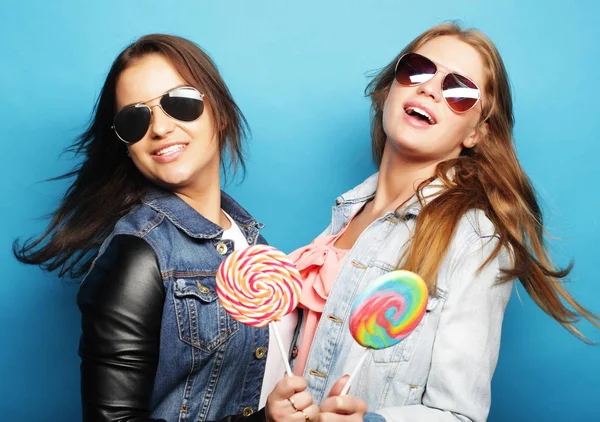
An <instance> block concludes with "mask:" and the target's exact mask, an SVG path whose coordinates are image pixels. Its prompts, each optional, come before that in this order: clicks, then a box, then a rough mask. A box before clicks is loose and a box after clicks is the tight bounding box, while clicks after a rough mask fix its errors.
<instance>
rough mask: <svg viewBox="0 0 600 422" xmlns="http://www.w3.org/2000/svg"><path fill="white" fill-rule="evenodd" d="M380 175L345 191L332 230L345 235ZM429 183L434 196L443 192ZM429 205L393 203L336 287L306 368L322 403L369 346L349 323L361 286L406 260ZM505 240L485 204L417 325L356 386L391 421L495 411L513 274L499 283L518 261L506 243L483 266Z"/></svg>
mask: <svg viewBox="0 0 600 422" xmlns="http://www.w3.org/2000/svg"><path fill="white" fill-rule="evenodd" d="M377 179H378V175H377V174H375V175H373V176H371V177H370V178H368V179H367V180H366V181H365V182H363V183H362V184H360V185H359V186H357V187H355V188H354V189H352V190H350V191H349V192H347V193H345V194H343V195H342V196H340V197H339V198H338V199H337V201H336V206H334V207H333V215H332V219H331V224H330V225H329V227H328V228H327V230H326V231H325V232H324V233H323V234H322V235H330V234H337V233H338V232H339V231H340V230H341V229H342V228H343V227H344V226H345V225H346V224H348V222H349V221H350V219H351V218H352V216H353V215H354V214H355V213H356V212H357V211H358V210H360V209H361V207H362V206H363V205H364V204H365V202H366V201H368V200H369V199H371V198H373V197H374V195H375V190H376V187H377ZM441 189H442V187H441V185H440V184H439V182H438V183H436V182H434V183H432V184H430V185H429V186H428V187H426V188H425V189H424V192H423V193H424V195H425V196H426V198H428V199H426V201H430V200H431V198H432V197H433V196H435V195H436V194H438V193H439V192H440V191H441ZM421 208H422V207H421V205H420V203H419V201H418V200H417V198H416V196H415V197H414V198H413V199H412V200H410V201H408V203H407V205H406V206H405V207H404V208H403V210H401V211H403V212H399V213H397V214H395V213H393V212H388V213H387V214H386V215H384V216H382V217H381V218H379V219H377V220H376V221H374V222H373V223H372V224H371V225H369V226H368V227H367V228H366V229H365V230H364V231H363V233H362V234H361V235H360V236H359V238H358V239H357V240H356V242H355V243H354V246H353V247H352V249H351V250H350V251H349V252H348V254H347V255H346V258H345V260H344V261H343V263H342V265H341V267H340V270H339V272H338V275H337V278H336V280H335V283H334V285H333V286H332V288H331V291H330V292H329V296H328V299H327V303H326V305H325V309H324V310H323V316H322V318H321V320H320V322H319V325H318V327H317V330H316V333H315V337H314V340H313V343H312V346H311V349H310V352H309V356H308V360H307V363H306V367H305V370H304V377H305V378H306V380H307V381H308V385H309V390H310V391H311V393H312V394H313V399H314V400H315V402H317V403H320V402H321V401H322V400H323V399H324V398H325V397H326V396H327V393H328V392H329V390H330V389H331V387H332V386H333V384H334V383H335V382H336V380H338V379H339V378H341V377H342V376H343V375H344V374H349V373H352V372H353V370H354V368H355V367H356V364H357V361H358V360H359V358H360V356H361V355H362V353H363V350H364V349H363V348H362V347H361V346H360V345H359V344H358V343H356V342H355V341H354V339H353V337H352V336H351V334H350V331H349V329H348V317H349V313H350V308H351V305H352V302H353V300H354V298H355V297H356V296H357V294H358V293H359V292H360V291H361V290H362V289H363V288H364V287H365V286H366V285H367V284H368V283H370V282H371V281H373V280H375V279H376V278H377V277H378V276H380V275H382V274H385V273H386V272H388V271H392V270H394V269H395V268H396V267H397V264H398V262H399V259H400V257H401V255H402V253H403V251H404V250H405V249H406V246H407V243H408V242H409V240H410V239H411V237H412V232H413V231H414V228H415V223H416V221H415V220H416V218H418V215H419V211H420V210H421ZM497 244H498V236H497V235H496V234H495V229H494V226H493V224H492V223H491V221H490V220H489V219H487V218H486V216H485V215H484V213H483V212H482V211H480V210H471V211H469V212H467V213H466V214H465V215H464V216H463V217H462V218H461V220H460V222H459V224H458V228H457V230H456V233H455V234H454V237H453V239H452V241H451V244H450V247H449V250H448V252H447V255H446V256H445V257H444V258H443V261H442V265H441V267H440V270H439V275H438V280H437V293H436V295H435V296H430V297H429V301H428V304H427V311H426V313H425V316H424V318H423V320H422V321H421V323H420V324H419V325H418V326H417V327H416V329H415V330H414V331H413V332H412V333H411V334H410V335H409V336H408V337H406V338H405V339H404V340H403V341H402V342H400V343H399V344H397V345H396V346H393V347H390V348H387V349H382V350H373V351H371V352H370V355H369V356H368V357H367V360H366V361H365V363H364V365H363V366H362V369H361V370H360V372H359V373H358V375H357V376H356V378H355V380H354V382H353V384H352V387H351V390H350V393H349V394H351V395H353V396H356V397H360V398H362V399H363V400H365V401H366V402H367V404H368V408H369V412H376V413H377V414H379V415H381V416H383V417H384V418H385V420H386V421H390V422H392V421H393V422H414V421H419V422H429V421H431V422H434V421H435V422H438V421H439V422H442V421H448V422H450V421H452V422H456V421H473V422H483V421H485V420H486V418H487V415H488V412H489V407H490V400H491V395H490V393H491V392H490V384H491V380H492V375H493V373H494V369H495V367H496V363H497V359H498V351H499V347H500V333H501V326H502V319H503V316H504V311H505V309H506V305H507V303H508V300H509V297H510V293H511V287H512V283H510V282H509V283H503V284H496V279H497V276H498V275H499V271H500V269H501V268H508V267H509V266H510V260H509V256H508V253H507V252H506V250H504V248H503V249H502V251H501V253H500V254H499V255H498V256H497V257H496V258H494V259H493V260H492V261H491V262H490V263H489V264H488V265H486V266H485V267H483V268H482V269H481V271H478V270H479V268H480V267H481V265H482V264H483V263H484V262H485V260H486V259H487V258H488V257H489V256H490V254H491V252H492V251H493V250H494V248H495V247H496V245H497Z"/></svg>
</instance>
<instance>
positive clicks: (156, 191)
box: [142, 187, 263, 239]
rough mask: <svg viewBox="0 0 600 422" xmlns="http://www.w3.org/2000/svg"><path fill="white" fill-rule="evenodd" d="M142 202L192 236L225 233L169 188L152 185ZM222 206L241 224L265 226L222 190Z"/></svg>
mask: <svg viewBox="0 0 600 422" xmlns="http://www.w3.org/2000/svg"><path fill="white" fill-rule="evenodd" d="M142 203H144V204H146V205H148V206H149V207H150V208H152V209H153V210H155V211H156V212H158V213H161V214H163V215H164V216H165V217H166V218H167V219H168V220H169V221H170V222H171V223H173V224H174V225H175V226H176V227H178V228H179V229H181V230H183V231H184V232H185V233H187V234H188V235H189V236H191V237H195V238H200V239H211V238H215V237H218V236H221V234H222V233H223V228H222V227H220V226H218V225H216V224H215V223H213V222H212V221H210V220H208V219H206V218H205V217H204V216H202V215H201V214H200V213H198V212H197V211H196V210H195V209H193V208H192V207H191V206H189V205H188V204H187V203H186V202H185V201H184V200H183V199H181V198H179V197H178V196H177V195H175V194H174V193H172V192H169V191H167V190H164V189H161V188H158V187H152V188H151V189H150V191H149V192H148V194H146V196H145V197H144V199H143V200H142ZM221 208H222V209H223V210H224V211H225V212H226V213H227V214H229V215H230V216H231V218H233V220H234V221H235V222H236V223H238V224H239V225H240V226H257V227H259V228H261V227H262V226H263V225H262V224H260V223H257V222H256V220H254V218H252V216H251V215H250V214H249V213H248V212H247V211H246V210H245V209H244V208H242V207H241V206H240V205H239V204H238V203H237V202H236V201H235V200H234V199H233V198H232V197H230V196H229V195H227V194H226V193H225V192H223V191H221ZM242 228H243V227H242Z"/></svg>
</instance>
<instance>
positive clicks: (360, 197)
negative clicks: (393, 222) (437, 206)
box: [336, 172, 444, 216]
mask: <svg viewBox="0 0 600 422" xmlns="http://www.w3.org/2000/svg"><path fill="white" fill-rule="evenodd" d="M378 180H379V172H377V173H375V174H373V175H371V176H369V177H368V178H367V179H366V180H365V181H364V182H362V183H361V184H360V185H358V186H356V187H354V188H353V189H351V190H349V191H348V192H346V193H344V194H342V195H340V196H339V197H338V198H337V199H336V203H337V205H344V204H348V205H351V204H361V205H362V204H364V203H365V202H367V201H368V200H370V199H372V198H373V197H374V196H375V192H376V190H377V182H378ZM443 190H444V185H443V183H442V181H441V180H440V179H435V180H433V181H432V182H431V183H430V184H429V185H427V186H425V187H424V188H423V190H422V192H421V193H422V198H423V201H419V197H418V196H417V195H416V194H415V195H413V197H412V198H410V199H409V200H408V201H407V202H406V205H405V206H404V207H403V210H401V212H400V214H404V215H412V216H417V215H419V213H420V212H421V210H422V209H423V207H424V206H425V205H427V204H428V203H429V202H431V201H432V200H433V199H435V198H436V197H437V196H438V195H440V194H441V193H442V191H443Z"/></svg>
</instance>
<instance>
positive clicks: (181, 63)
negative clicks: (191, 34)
mask: <svg viewBox="0 0 600 422" xmlns="http://www.w3.org/2000/svg"><path fill="white" fill-rule="evenodd" d="M148 54H160V55H162V56H164V57H165V58H167V59H168V60H169V61H170V62H171V63H172V64H173V66H174V67H175V68H176V69H177V71H178V72H179V74H180V75H181V76H182V77H183V79H184V80H185V81H186V82H187V83H188V84H190V85H191V86H193V87H195V88H196V89H198V90H199V91H200V92H202V93H203V94H205V97H204V99H205V101H206V102H208V103H209V104H210V106H211V109H212V112H213V117H214V125H215V130H217V131H218V139H219V150H220V152H221V165H222V167H223V168H224V170H227V169H228V168H229V165H228V164H231V165H232V167H233V170H234V172H235V171H236V170H237V169H238V166H241V168H242V169H243V170H245V165H244V157H243V140H244V138H245V135H246V132H247V130H248V125H247V122H246V119H245V118H244V116H243V114H242V112H241V111H240V109H239V108H238V106H237V105H236V103H235V102H234V100H233V98H232V96H231V94H230V92H229V90H228V89H227V86H226V85H225V82H224V81H223V79H222V78H221V76H220V75H219V71H218V70H217V67H216V66H215V64H214V63H213V61H212V60H211V59H210V57H209V56H208V55H207V54H206V53H204V51H202V49H201V48H200V47H199V46H197V45H196V44H194V43H193V42H192V41H189V40H187V39H185V38H181V37H177V36H173V35H164V34H151V35H146V36H143V37H141V38H139V39H138V40H137V41H135V42H134V43H132V44H131V45H129V46H127V47H126V48H125V49H124V50H123V51H121V53H120V54H119V55H118V56H117V58H116V59H115V61H114V62H113V64H112V66H111V68H110V71H109V72H108V75H107V77H106V81H105V82H104V86H103V87H102V91H101V93H100V96H99V97H98V101H97V102H96V105H95V107H94V113H93V117H92V119H91V122H90V124H89V127H88V129H87V130H86V131H85V132H84V133H83V134H82V135H81V136H80V137H79V138H78V139H77V140H76V142H75V143H74V144H73V145H71V146H70V147H69V148H67V151H69V152H72V153H74V154H75V155H76V156H82V157H83V159H82V162H81V164H80V165H79V166H78V167H76V168H75V169H74V170H73V171H71V172H69V173H66V174H64V175H62V176H59V177H56V178H54V179H51V180H59V179H69V178H75V180H74V181H73V183H72V184H71V185H70V186H69V188H68V189H67V191H66V193H65V195H64V197H63V198H62V201H61V203H60V205H59V207H58V208H57V210H56V211H55V212H54V213H53V215H52V219H51V221H50V224H49V225H48V228H47V229H46V231H45V232H44V233H43V234H42V235H41V236H40V237H39V238H34V239H28V240H26V241H25V242H23V243H21V242H20V241H19V240H15V242H14V243H13V253H14V255H15V256H16V258H17V259H18V260H19V261H21V262H24V263H26V264H36V265H40V266H41V267H42V268H43V269H46V270H48V271H54V270H57V269H59V274H60V276H63V275H65V274H68V275H69V276H71V277H79V276H81V275H83V274H85V273H86V272H87V271H88V270H89V267H90V265H91V261H92V259H93V257H94V253H95V251H96V250H97V249H98V247H99V246H100V245H101V244H102V242H103V241H104V239H105V238H106V237H107V236H108V234H110V231H111V230H112V228H113V226H114V225H115V224H116V222H117V221H118V220H119V218H121V217H122V216H123V215H125V214H127V213H128V212H129V211H130V210H131V209H133V207H135V206H136V205H137V204H139V202H140V200H141V199H142V197H143V196H144V195H145V193H146V191H147V189H148V187H149V183H150V182H148V181H147V180H146V179H145V178H144V177H143V176H142V175H141V174H140V172H139V171H138V170H137V168H136V167H135V166H134V165H133V163H132V161H131V159H129V158H128V157H127V148H126V146H125V144H124V143H123V142H121V141H120V140H119V139H118V138H117V136H116V134H115V132H114V131H113V130H112V129H111V126H112V120H113V117H114V115H115V112H116V110H115V104H116V100H115V95H116V94H115V90H116V82H117V78H118V77H119V75H120V74H121V72H122V71H123V70H125V69H126V68H127V67H128V66H129V65H130V64H132V63H133V62H135V61H136V60H139V59H140V58H142V57H144V56H146V55H148ZM225 157H227V158H229V159H226V158H225Z"/></svg>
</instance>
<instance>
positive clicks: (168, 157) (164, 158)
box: [150, 141, 188, 163]
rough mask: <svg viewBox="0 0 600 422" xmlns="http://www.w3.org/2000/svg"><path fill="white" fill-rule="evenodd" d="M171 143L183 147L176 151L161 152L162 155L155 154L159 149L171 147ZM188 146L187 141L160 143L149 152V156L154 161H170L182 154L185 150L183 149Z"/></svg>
mask: <svg viewBox="0 0 600 422" xmlns="http://www.w3.org/2000/svg"><path fill="white" fill-rule="evenodd" d="M173 145H183V148H181V149H178V150H176V151H173V152H170V153H168V154H163V155H156V154H157V153H158V152H159V151H161V150H163V149H165V148H169V147H172V146H173ZM187 147H188V143H187V142H181V141H171V142H165V143H164V144H161V145H160V147H158V148H155V149H154V150H153V151H152V152H151V153H150V157H152V159H153V160H154V161H156V162H157V163H170V162H171V161H175V160H177V159H178V158H179V157H180V156H181V154H183V153H184V152H185V150H186V149H187Z"/></svg>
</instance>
